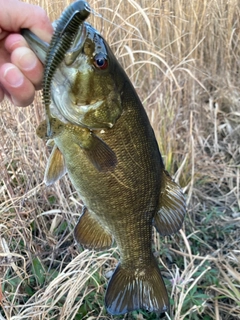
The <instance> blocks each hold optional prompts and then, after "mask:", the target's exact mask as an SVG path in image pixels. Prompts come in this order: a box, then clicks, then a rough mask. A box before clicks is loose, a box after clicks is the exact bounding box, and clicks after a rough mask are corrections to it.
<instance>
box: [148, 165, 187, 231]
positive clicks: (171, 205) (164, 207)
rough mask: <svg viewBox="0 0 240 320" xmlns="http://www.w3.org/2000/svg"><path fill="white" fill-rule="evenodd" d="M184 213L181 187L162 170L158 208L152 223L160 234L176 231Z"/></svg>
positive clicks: (179, 226) (184, 205) (180, 224)
mask: <svg viewBox="0 0 240 320" xmlns="http://www.w3.org/2000/svg"><path fill="white" fill-rule="evenodd" d="M185 213H186V203H185V198H184V195H183V193H182V190H181V188H180V187H179V185H177V184H176V183H175V182H174V181H173V180H172V178H171V177H170V175H169V174H168V172H167V171H163V175H162V189H161V193H160V198H159V210H158V212H157V213H156V214H155V216H154V225H155V227H156V229H157V231H158V232H159V233H160V234H161V235H162V236H167V235H170V234H172V233H175V232H177V231H178V230H179V229H181V227H182V223H183V220H184V216H185Z"/></svg>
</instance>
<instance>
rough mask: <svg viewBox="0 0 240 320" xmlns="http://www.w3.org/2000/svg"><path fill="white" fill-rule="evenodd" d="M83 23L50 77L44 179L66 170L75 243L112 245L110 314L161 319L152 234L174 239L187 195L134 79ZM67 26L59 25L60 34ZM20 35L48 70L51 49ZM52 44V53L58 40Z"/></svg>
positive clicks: (164, 305)
mask: <svg viewBox="0 0 240 320" xmlns="http://www.w3.org/2000/svg"><path fill="white" fill-rule="evenodd" d="M78 2H79V3H80V4H81V5H82V4H83V3H85V2H84V1H78ZM85 17H87V15H86V16H84V19H82V21H81V23H80V24H79V26H77V27H76V28H77V31H76V32H75V30H74V32H75V33H74V35H73V39H72V41H71V44H70V48H68V49H66V52H62V53H63V54H62V56H61V58H59V60H58V65H56V67H55V68H54V71H53V73H52V74H51V77H50V81H49V88H50V91H51V93H50V96H51V99H52V102H51V105H50V106H49V111H47V119H46V120H45V121H44V122H43V123H42V124H40V126H39V127H38V129H37V134H38V136H39V137H40V138H42V139H44V140H46V139H52V140H53V141H54V148H53V150H52V153H51V156H50V158H49V161H48V165H47V168H46V172H45V177H44V180H45V183H46V184H47V185H51V184H53V183H54V182H56V181H57V180H58V179H60V178H61V177H62V176H63V175H64V174H65V173H66V172H67V173H68V175H69V177H70V180H71V182H72V184H73V185H74V187H75V188H76V190H77V192H78V193H79V195H80V196H81V199H82V201H83V203H84V208H83V211H82V214H81V216H80V218H79V221H78V223H77V225H76V227H75V230H74V235H75V239H76V241H77V242H79V243H80V244H82V245H83V246H84V247H86V248H89V249H96V250H102V249H107V248H109V247H111V245H112V243H113V240H115V241H116V243H117V246H118V248H119V251H120V256H121V259H120V262H119V264H118V265H117V267H116V270H115V272H114V273H113V275H112V277H111V279H110V281H109V284H108V287H107V291H106V296H105V304H106V308H107V311H108V312H109V313H110V314H112V315H119V314H125V313H127V312H130V311H133V310H138V309H146V310H148V311H150V312H156V313H161V312H166V311H167V310H168V308H169V300H168V295H167V291H166V288H165V285H164V282H163V279H162V277H161V274H160V271H159V268H158V265H157V261H156V259H155V257H154V256H153V253H152V249H151V243H152V228H153V226H154V227H155V228H156V229H157V231H158V232H159V233H160V234H161V235H163V236H166V235H170V234H172V233H175V232H177V231H178V230H179V229H180V228H181V226H182V223H183V219H184V215H185V211H186V207H185V200H184V196H183V193H182V191H181V188H180V187H179V186H178V185H177V184H176V183H175V182H174V181H173V180H172V179H171V177H170V176H169V174H168V173H167V172H166V170H165V168H164V164H163V160H162V157H161V154H160V151H159V148H158V145H157V142H156V138H155V135H154V132H153V129H152V127H151V125H150V122H149V119H148V117H147V114H146V112H145V110H144V108H143V106H142V103H141V101H140V99H139V97H138V95H137V93H136V91H135V89H134V87H133V85H132V83H131V81H130V80H129V78H128V76H127V75H126V73H125V71H124V70H123V69H122V67H121V66H120V64H119V63H118V61H117V59H116V58H115V56H114V54H113V52H112V51H111V49H110V47H109V45H108V44H107V42H106V41H105V40H104V38H103V37H102V36H101V35H100V34H99V33H98V31H97V30H95V29H94V28H93V27H92V26H91V25H90V24H88V23H87V22H85V21H84V20H85ZM69 21H71V17H69V20H64V21H63V19H61V18H60V20H59V23H60V26H61V23H63V30H66V28H65V25H67V24H68V23H69ZM64 32H65V31H63V33H64ZM23 35H24V37H25V38H26V40H27V41H28V43H29V45H30V47H31V48H32V49H33V50H34V51H35V52H36V54H37V55H38V57H39V58H40V60H41V61H42V62H43V63H45V65H50V67H51V63H49V60H48V58H46V57H48V56H49V55H48V54H47V52H48V50H49V46H48V44H46V43H44V42H42V41H41V40H40V39H39V38H37V37H36V36H35V35H34V34H33V33H31V32H30V31H28V30H24V31H23ZM60 38H61V37H60ZM54 39H55V40H54V41H55V42H56V43H55V45H57V44H59V43H60V41H61V39H59V42H58V38H57V37H55V38H54ZM51 46H52V47H53V48H54V45H53V44H52V42H51V44H50V47H51ZM56 54H57V53H56ZM53 58H55V57H53ZM45 59H46V61H45Z"/></svg>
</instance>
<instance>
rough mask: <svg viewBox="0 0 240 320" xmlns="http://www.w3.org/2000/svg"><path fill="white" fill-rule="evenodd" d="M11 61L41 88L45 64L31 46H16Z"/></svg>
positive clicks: (36, 86)
mask: <svg viewBox="0 0 240 320" xmlns="http://www.w3.org/2000/svg"><path fill="white" fill-rule="evenodd" d="M11 62H12V63H13V64H15V65H16V66H17V67H18V68H19V70H20V71H21V72H22V73H23V74H24V76H25V77H27V78H28V79H29V80H30V81H31V82H32V83H33V85H34V86H35V88H36V89H37V90H39V89H40V88H41V84H42V76H43V66H42V64H41V62H40V61H39V60H38V58H37V57H36V55H35V54H34V53H33V52H32V50H30V49H29V48H25V47H20V48H16V49H15V50H14V51H13V52H12V55H11Z"/></svg>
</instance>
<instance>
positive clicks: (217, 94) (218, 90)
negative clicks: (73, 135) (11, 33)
mask: <svg viewBox="0 0 240 320" xmlns="http://www.w3.org/2000/svg"><path fill="white" fill-rule="evenodd" d="M32 2H34V1H32ZM35 3H38V4H39V5H41V6H43V7H44V8H45V9H46V10H47V11H48V14H49V15H50V16H51V18H52V20H54V19H56V18H58V16H59V14H60V12H61V11H62V9H63V8H64V7H65V6H66V5H67V3H68V1H53V0H52V1H45V0H42V1H41V0H39V1H38V2H37V1H35ZM90 4H91V5H92V7H93V8H94V9H95V10H96V11H97V12H99V13H100V14H102V16H103V18H102V19H101V18H99V17H91V19H90V20H91V23H93V25H94V26H95V27H96V28H97V29H98V30H99V31H101V33H102V34H103V35H104V37H105V38H106V39H107V40H108V41H109V43H110V44H111V46H112V48H113V50H114V52H115V53H116V56H117V57H118V58H119V60H120V62H121V63H122V65H123V66H124V68H125V69H126V70H127V72H128V74H129V76H130V78H131V80H132V82H133V83H134V85H135V87H136V89H137V91H138V93H139V95H140V97H141V99H142V101H143V102H144V106H145V107H146V109H147V112H148V114H149V117H150V119H151V122H152V125H153V127H154V129H155V132H156V136H157V139H158V142H159V146H160V148H161V151H162V155H163V157H164V161H165V164H166V167H167V169H168V170H169V171H170V172H171V174H174V175H175V177H176V180H177V181H179V182H180V184H181V185H182V187H183V188H184V191H185V193H186V196H187V203H188V215H187V217H186V223H185V226H184V228H183V230H182V231H181V232H180V233H179V234H177V235H175V236H173V237H168V238H165V239H159V236H158V235H157V234H154V243H155V249H156V255H157V256H161V262H162V263H163V265H164V268H162V272H163V274H164V276H165V279H166V283H167V287H168V290H169V294H170V296H171V302H172V313H171V315H167V318H168V319H174V320H180V319H204V320H208V319H219V320H220V319H223V320H231V319H240V290H239V288H240V268H239V265H240V245H239V238H240V232H239V230H240V229H239V227H240V212H239V206H240V196H239V195H240V186H239V185H240V149H239V146H240V94H239V87H240V83H239V82H240V81H239V56H240V55H239V53H240V43H239V32H240V31H239V30H240V2H239V1H238V0H229V1H225V0H202V1H198V0H194V1H187V0H169V1H166V0H158V1H154V0H151V1H149V0H148V1H147V0H138V1H134V0H128V1H127V0H122V1H119V2H114V1H102V0H98V1H95V2H90ZM40 101H41V99H40V96H39V94H38V95H37V97H36V100H35V103H34V105H33V106H31V107H29V108H16V107H14V106H12V105H10V104H9V103H8V102H7V101H6V102H4V103H2V104H1V107H0V108H1V119H0V121H1V139H0V155H1V167H0V171H1V183H0V276H1V287H0V301H1V306H2V309H1V308H0V319H15V320H17V319H18V320H20V319H21V320H22V319H69V320H70V319H113V317H111V316H109V315H107V314H106V312H105V310H104V307H103V294H104V290H105V286H106V280H105V276H106V275H107V276H108V275H109V273H110V271H111V270H112V269H113V267H114V266H115V264H116V261H117V258H118V254H117V250H116V249H112V250H109V251H107V252H104V253H94V252H90V251H87V250H82V249H81V248H79V247H77V246H76V244H75V243H74V242H73V237H72V231H73V228H74V225H75V223H76V220H77V217H78V214H79V212H80V206H81V205H80V203H79V201H80V199H79V197H78V195H77V194H76V193H75V191H74V189H73V188H72V186H71V184H70V183H69V181H68V178H67V177H64V178H63V179H62V180H61V182H60V183H56V185H55V186H54V187H51V188H47V187H46V186H45V185H43V183H42V180H43V175H44V168H45V165H46V159H47V156H48V154H49V150H48V149H47V147H45V146H44V145H43V143H42V141H40V140H39V139H38V138H37V137H36V136H35V128H36V126H37V125H38V123H39V122H40V120H41V118H42V116H43V109H42V106H41V103H40ZM115 318H118V319H123V318H124V319H157V318H156V317H155V316H154V315H150V314H147V313H144V312H143V313H136V312H135V313H133V314H131V315H126V316H124V317H115Z"/></svg>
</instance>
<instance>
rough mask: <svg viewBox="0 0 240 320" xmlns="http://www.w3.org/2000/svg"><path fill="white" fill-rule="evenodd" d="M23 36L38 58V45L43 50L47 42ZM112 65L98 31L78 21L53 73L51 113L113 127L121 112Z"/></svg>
mask: <svg viewBox="0 0 240 320" xmlns="http://www.w3.org/2000/svg"><path fill="white" fill-rule="evenodd" d="M24 36H25V38H26V40H27V42H28V43H29V45H30V47H31V48H32V49H33V50H34V51H35V53H36V54H37V55H38V56H39V57H40V47H44V46H45V47H46V51H47V47H48V45H47V44H46V43H43V42H41V45H40V44H39V43H38V42H36V39H37V37H36V35H34V37H35V39H34V41H30V40H29V36H26V35H24ZM41 52H42V51H41ZM43 55H44V54H43ZM41 60H42V61H44V57H42V56H41ZM116 65H118V62H117V60H116V58H115V56H114V54H113V53H112V51H111V49H110V48H109V46H108V44H107V42H106V41H105V40H104V38H103V37H102V36H101V35H100V33H99V32H98V31H97V30H96V29H94V28H93V27H92V26H91V25H90V24H89V23H87V22H84V23H82V24H81V25H80V26H79V29H78V31H77V33H76V36H75V38H74V41H73V43H72V45H71V47H70V49H69V50H68V51H67V52H66V53H65V56H64V59H63V61H62V62H61V63H60V64H59V66H58V67H57V68H56V71H55V73H54V75H53V78H52V82H51V98H52V103H51V106H50V110H51V114H52V115H53V116H54V117H57V118H59V119H60V120H61V121H64V122H70V123H73V124H76V125H80V126H83V127H87V128H89V129H104V128H111V127H113V126H114V124H115V122H116V121H117V119H118V118H119V117H120V116H121V114H122V111H123V108H122V102H121V91H122V90H121V85H119V83H117V82H119V81H116V73H117V71H116Z"/></svg>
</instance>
